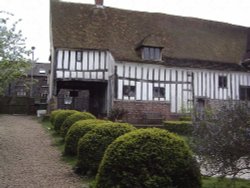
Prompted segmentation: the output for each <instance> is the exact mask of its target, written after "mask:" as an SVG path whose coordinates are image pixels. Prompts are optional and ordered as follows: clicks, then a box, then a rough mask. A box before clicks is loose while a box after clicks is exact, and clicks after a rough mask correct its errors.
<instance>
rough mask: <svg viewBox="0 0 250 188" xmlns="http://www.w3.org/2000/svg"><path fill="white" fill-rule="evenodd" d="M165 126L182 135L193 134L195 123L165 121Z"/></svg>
mask: <svg viewBox="0 0 250 188" xmlns="http://www.w3.org/2000/svg"><path fill="white" fill-rule="evenodd" d="M163 126H164V128H165V129H166V130H168V131H170V132H173V133H177V134H180V135H186V136H187V135H191V134H192V132H193V130H194V129H193V125H192V122H191V121H164V122H163Z"/></svg>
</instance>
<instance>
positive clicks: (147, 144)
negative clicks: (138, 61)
mask: <svg viewBox="0 0 250 188" xmlns="http://www.w3.org/2000/svg"><path fill="white" fill-rule="evenodd" d="M61 114H63V115H61ZM89 115H90V116H88V118H89V119H87V120H86V119H84V118H85V115H83V113H80V112H76V111H68V110H62V111H60V112H53V115H51V122H53V123H54V126H55V127H57V128H55V130H57V132H58V131H59V130H60V131H61V134H62V135H65V134H66V137H65V148H64V153H65V154H67V155H77V169H78V170H80V172H81V173H83V174H86V175H90V176H93V175H96V179H95V185H94V187H96V188H110V187H124V188H130V187H150V188H151V187H180V188H182V187H186V188H200V187H201V180H200V171H199V167H198V165H197V163H196V161H195V159H194V158H193V155H192V153H191V151H190V149H189V147H188V146H187V144H186V143H185V141H184V140H183V139H182V138H180V137H179V136H177V135H175V134H173V133H170V132H168V131H166V130H162V129H157V128H148V129H138V130H137V129H135V128H134V127H133V126H132V125H130V124H126V123H114V122H110V121H104V120H98V119H94V118H95V117H94V116H92V115H91V114H89ZM53 116H54V117H53ZM65 116H66V117H65ZM81 118H83V119H84V120H82V119H81ZM66 122H67V123H66ZM173 124H174V123H172V124H171V125H173ZM168 126H169V127H170V125H168ZM176 126H177V125H175V126H174V127H176ZM181 126H184V125H182V124H181ZM181 126H180V127H181ZM178 128H179V126H178ZM67 130H68V131H67ZM180 132H182V131H180ZM184 132H185V131H184Z"/></svg>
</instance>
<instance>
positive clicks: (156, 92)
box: [153, 87, 165, 98]
mask: <svg viewBox="0 0 250 188" xmlns="http://www.w3.org/2000/svg"><path fill="white" fill-rule="evenodd" d="M153 96H154V98H165V88H164V87H154V88H153Z"/></svg>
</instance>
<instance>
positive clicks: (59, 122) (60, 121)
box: [54, 110, 78, 133]
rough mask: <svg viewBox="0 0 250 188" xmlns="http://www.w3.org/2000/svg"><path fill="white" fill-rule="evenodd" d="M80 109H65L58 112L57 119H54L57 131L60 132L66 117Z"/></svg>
mask: <svg viewBox="0 0 250 188" xmlns="http://www.w3.org/2000/svg"><path fill="white" fill-rule="evenodd" d="M76 112H78V111H76V110H63V111H60V112H59V113H57V114H56V117H55V121H54V129H55V131H56V132H57V133H60V128H61V126H62V124H63V122H64V121H65V119H66V118H67V117H68V116H70V115H72V114H74V113H76Z"/></svg>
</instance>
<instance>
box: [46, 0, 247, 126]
mask: <svg viewBox="0 0 250 188" xmlns="http://www.w3.org/2000/svg"><path fill="white" fill-rule="evenodd" d="M50 24H51V25H50V32H51V61H52V63H51V65H52V67H51V79H50V81H51V84H50V96H49V97H50V99H53V100H56V101H57V108H66V107H67V106H68V107H69V106H70V108H76V109H78V110H88V111H90V112H92V113H94V114H95V115H103V114H108V113H109V111H110V110H111V109H112V108H115V107H117V108H123V109H125V110H127V111H128V114H127V119H126V120H127V121H130V122H133V123H140V122H143V121H144V119H145V117H146V116H145V114H150V113H154V114H160V116H161V117H162V118H163V119H168V118H173V117H174V116H176V115H178V114H180V113H182V112H183V110H184V111H188V110H189V109H192V108H194V107H196V108H197V109H202V108H204V107H205V105H208V104H209V105H213V104H216V103H218V102H220V101H227V100H233V101H239V100H250V74H249V72H248V63H249V57H248V56H250V55H248V54H249V52H250V44H249V38H248V32H249V29H248V28H246V27H242V26H236V25H231V24H227V23H220V22H214V21H207V20H202V19H196V18H189V17H180V16H172V15H167V14H161V13H148V12H137V11H130V10H122V9H116V8H110V7H105V6H104V5H103V2H102V0H96V2H95V4H93V5H89V4H77V3H69V2H61V1H58V0H51V10H50ZM72 105H73V106H72Z"/></svg>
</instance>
